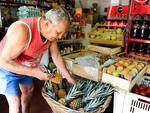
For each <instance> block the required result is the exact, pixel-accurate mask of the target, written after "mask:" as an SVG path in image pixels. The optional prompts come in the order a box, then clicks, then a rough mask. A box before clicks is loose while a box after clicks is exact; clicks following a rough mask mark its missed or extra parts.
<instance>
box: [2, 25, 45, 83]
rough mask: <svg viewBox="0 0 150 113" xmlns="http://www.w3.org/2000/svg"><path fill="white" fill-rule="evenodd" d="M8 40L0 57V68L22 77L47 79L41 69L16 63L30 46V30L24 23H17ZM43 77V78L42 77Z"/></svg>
mask: <svg viewBox="0 0 150 113" xmlns="http://www.w3.org/2000/svg"><path fill="white" fill-rule="evenodd" d="M7 33H8V34H7V40H6V43H5V46H4V48H3V51H2V53H1V55H0V67H2V68H4V69H6V70H8V71H11V72H14V73H17V74H21V75H28V76H33V77H37V78H39V79H42V80H43V79H46V80H47V78H44V77H46V75H45V76H44V75H43V74H44V73H43V72H42V71H41V70H40V68H31V67H28V66H25V65H22V64H20V63H17V62H15V61H14V59H16V58H17V57H18V56H19V55H20V54H21V53H22V52H23V51H24V50H25V49H26V47H27V46H28V43H29V29H28V27H27V26H26V25H25V24H23V23H16V24H15V25H13V26H12V27H11V28H10V29H9V30H8V32H7ZM42 75H43V76H42Z"/></svg>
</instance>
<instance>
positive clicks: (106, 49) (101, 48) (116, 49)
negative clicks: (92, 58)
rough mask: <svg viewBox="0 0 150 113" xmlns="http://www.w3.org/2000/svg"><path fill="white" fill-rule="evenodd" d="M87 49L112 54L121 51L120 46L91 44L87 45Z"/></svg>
mask: <svg viewBox="0 0 150 113" xmlns="http://www.w3.org/2000/svg"><path fill="white" fill-rule="evenodd" d="M88 49H89V50H91V51H96V52H100V53H103V54H107V55H114V54H117V53H119V52H121V47H104V46H97V45H91V44H89V45H88Z"/></svg>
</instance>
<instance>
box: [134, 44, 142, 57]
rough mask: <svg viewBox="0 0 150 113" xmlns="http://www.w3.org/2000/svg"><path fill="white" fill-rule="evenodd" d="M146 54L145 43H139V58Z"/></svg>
mask: <svg viewBox="0 0 150 113" xmlns="http://www.w3.org/2000/svg"><path fill="white" fill-rule="evenodd" d="M143 53H144V44H143V43H139V48H138V49H137V52H136V54H137V55H139V56H143Z"/></svg>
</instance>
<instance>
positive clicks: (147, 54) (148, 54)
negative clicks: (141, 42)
mask: <svg viewBox="0 0 150 113" xmlns="http://www.w3.org/2000/svg"><path fill="white" fill-rule="evenodd" d="M146 46H147V47H145V51H144V56H145V57H148V58H150V44H147V45H146Z"/></svg>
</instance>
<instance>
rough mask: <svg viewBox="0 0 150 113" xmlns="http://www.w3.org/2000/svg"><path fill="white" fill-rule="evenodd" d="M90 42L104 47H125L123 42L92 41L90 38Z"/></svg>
mask: <svg viewBox="0 0 150 113" xmlns="http://www.w3.org/2000/svg"><path fill="white" fill-rule="evenodd" d="M89 42H91V43H95V44H104V45H109V46H112V45H115V46H122V47H123V46H124V42H123V41H114V40H104V39H90V38H89Z"/></svg>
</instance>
